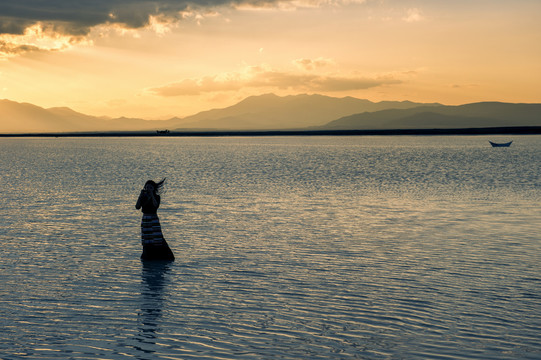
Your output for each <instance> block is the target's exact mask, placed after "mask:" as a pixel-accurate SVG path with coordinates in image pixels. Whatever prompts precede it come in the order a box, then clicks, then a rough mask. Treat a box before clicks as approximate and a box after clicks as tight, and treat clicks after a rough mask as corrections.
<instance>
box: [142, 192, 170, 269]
mask: <svg viewBox="0 0 541 360" xmlns="http://www.w3.org/2000/svg"><path fill="white" fill-rule="evenodd" d="M156 201H157V203H158V206H157V207H155V206H153V204H152V201H151V200H150V199H148V198H145V197H143V198H141V203H142V204H141V205H142V211H143V218H142V220H141V244H142V245H143V254H141V259H142V260H175V256H174V255H173V252H172V251H171V249H170V248H169V245H168V244H167V241H165V239H164V237H163V233H162V227H161V225H160V219H159V218H158V214H157V210H158V207H159V206H160V205H159V204H160V196H159V195H156Z"/></svg>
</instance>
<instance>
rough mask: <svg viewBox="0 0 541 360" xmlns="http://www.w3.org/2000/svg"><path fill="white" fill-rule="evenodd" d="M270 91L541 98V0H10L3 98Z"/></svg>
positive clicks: (47, 101) (0, 22) (120, 108)
mask: <svg viewBox="0 0 541 360" xmlns="http://www.w3.org/2000/svg"><path fill="white" fill-rule="evenodd" d="M264 93H276V94H278V95H290V94H302V93H308V94H312V93H319V94H324V95H329V96H335V97H343V96H354V97H358V98H363V99H368V100H372V101H381V100H412V101H417V102H440V103H443V104H463V103H470V102H476V101H505V102H541V1H539V0H513V1H510V0H505V1H504V0H491V1H489V0H452V1H450V0H449V1H448V0H364V1H363V0H293V1H289V0H283V1H272V0H268V1H267V0H246V1H243V0H237V1H227V0H203V1H198V0H195V1H185V0H156V1H144V0H92V1H91V0H50V1H38V0H18V1H2V2H1V3H0V99H9V100H13V101H17V102H29V103H32V104H35V105H38V106H42V107H45V108H48V107H56V106H67V107H70V108H72V109H74V110H76V111H79V112H82V113H85V114H89V115H108V116H114V117H117V116H129V117H141V118H147V119H164V118H169V117H172V116H180V117H182V116H186V115H191V114H195V113H197V112H199V111H202V110H208V109H212V108H221V107H226V106H230V105H233V104H235V103H236V102H238V101H240V100H242V99H243V98H245V97H247V96H250V95H259V94H264Z"/></svg>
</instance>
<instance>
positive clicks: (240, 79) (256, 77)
mask: <svg viewBox="0 0 541 360" xmlns="http://www.w3.org/2000/svg"><path fill="white" fill-rule="evenodd" d="M400 83H402V81H401V80H399V79H397V78H394V77H388V76H387V77H374V78H370V77H360V76H349V77H347V76H332V75H319V74H314V73H297V72H287V71H279V70H273V69H268V68H266V67H264V66H256V67H250V68H249V69H248V70H247V71H245V72H237V73H228V74H226V75H222V76H206V77H203V78H200V79H184V80H181V81H179V82H176V83H172V84H168V85H165V86H162V87H156V88H152V89H148V91H149V92H150V93H152V94H155V95H159V96H188V95H201V94H203V93H213V92H224V91H238V90H241V89H244V88H267V89H269V88H271V89H281V90H294V91H317V92H341V91H352V90H362V89H368V88H373V87H378V86H382V85H393V84H400Z"/></svg>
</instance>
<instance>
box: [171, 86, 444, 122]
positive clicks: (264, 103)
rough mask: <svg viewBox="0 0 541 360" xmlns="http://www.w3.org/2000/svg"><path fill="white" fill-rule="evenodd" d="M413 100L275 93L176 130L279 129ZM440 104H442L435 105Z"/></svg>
mask: <svg viewBox="0 0 541 360" xmlns="http://www.w3.org/2000/svg"><path fill="white" fill-rule="evenodd" d="M420 105H429V104H417V103H413V102H410V101H383V102H379V103H374V102H371V101H368V100H362V99H356V98H353V97H344V98H334V97H329V96H323V95H292V96H285V97H280V96H277V95H274V94H266V95H260V96H251V97H248V98H246V99H244V100H243V101H241V102H239V103H238V104H236V105H233V106H231V107H228V108H225V109H216V110H210V111H204V112H201V113H199V114H197V115H194V116H189V117H186V118H184V119H182V124H180V123H179V126H173V124H172V126H171V127H172V128H174V129H194V128H197V129H219V130H269V129H272V130H275V129H300V128H305V127H310V126H319V125H324V124H326V123H328V122H329V121H332V120H335V119H338V118H340V117H343V116H347V115H352V114H356V113H360V112H366V111H378V110H383V109H409V108H413V107H416V106H420ZM431 105H438V104H431Z"/></svg>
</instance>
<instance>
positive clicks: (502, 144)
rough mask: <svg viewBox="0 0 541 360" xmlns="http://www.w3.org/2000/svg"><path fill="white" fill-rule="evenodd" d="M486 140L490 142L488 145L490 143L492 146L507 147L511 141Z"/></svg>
mask: <svg viewBox="0 0 541 360" xmlns="http://www.w3.org/2000/svg"><path fill="white" fill-rule="evenodd" d="M488 142H489V143H490V145H492V147H509V146H510V145H511V143H512V142H513V141H509V142H506V143H495V142H492V141H490V140H489V141H488Z"/></svg>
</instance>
